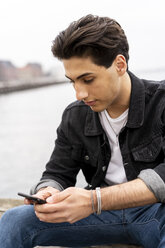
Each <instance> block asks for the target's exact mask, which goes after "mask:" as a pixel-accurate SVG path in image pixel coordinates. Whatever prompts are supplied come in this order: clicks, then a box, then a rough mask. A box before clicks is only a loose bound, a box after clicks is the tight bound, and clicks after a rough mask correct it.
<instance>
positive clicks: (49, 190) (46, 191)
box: [24, 186, 59, 205]
mask: <svg viewBox="0 0 165 248" xmlns="http://www.w3.org/2000/svg"><path fill="white" fill-rule="evenodd" d="M58 192H59V190H58V189H55V188H53V187H50V186H48V187H46V188H41V189H40V190H39V191H38V192H37V193H36V194H35V195H33V196H36V197H38V198H40V199H43V200H46V199H47V198H48V197H49V196H51V195H53V194H55V193H58ZM24 204H26V205H29V204H32V201H31V200H28V199H26V198H25V199H24Z"/></svg>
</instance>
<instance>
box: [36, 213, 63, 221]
mask: <svg viewBox="0 0 165 248" xmlns="http://www.w3.org/2000/svg"><path fill="white" fill-rule="evenodd" d="M35 214H36V216H37V217H38V218H39V220H40V221H44V222H49V223H61V222H67V218H66V216H65V215H63V214H62V213H61V212H60V213H59V212H58V213H56V212H53V213H40V212H37V211H36V212H35Z"/></svg>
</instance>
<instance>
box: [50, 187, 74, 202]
mask: <svg viewBox="0 0 165 248" xmlns="http://www.w3.org/2000/svg"><path fill="white" fill-rule="evenodd" d="M69 196H70V193H69V192H68V191H67V190H64V191H62V192H58V193H56V194H54V195H52V196H50V197H48V198H47V199H46V201H47V203H57V202H60V201H63V200H65V199H66V198H67V197H69Z"/></svg>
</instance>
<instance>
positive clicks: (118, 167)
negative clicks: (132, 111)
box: [99, 109, 128, 185]
mask: <svg viewBox="0 0 165 248" xmlns="http://www.w3.org/2000/svg"><path fill="white" fill-rule="evenodd" d="M99 118H100V121H101V124H102V127H103V129H104V131H105V133H106V135H107V137H108V140H109V144H110V147H111V159H110V162H109V165H108V169H107V173H106V176H105V181H106V183H108V184H109V185H113V184H119V183H124V182H127V178H126V174H125V170H124V166H123V160H122V156H121V151H120V146H119V139H118V137H119V133H120V130H121V129H122V128H123V127H124V126H125V125H126V123H127V119H128V109H127V110H126V111H125V112H124V113H122V114H121V115H120V116H119V117H117V118H111V117H110V115H109V114H108V112H107V111H106V110H104V111H102V112H100V113H99Z"/></svg>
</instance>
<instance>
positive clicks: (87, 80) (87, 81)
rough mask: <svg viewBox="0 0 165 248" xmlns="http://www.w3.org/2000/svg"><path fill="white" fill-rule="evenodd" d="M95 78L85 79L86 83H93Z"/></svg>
mask: <svg viewBox="0 0 165 248" xmlns="http://www.w3.org/2000/svg"><path fill="white" fill-rule="evenodd" d="M93 80H94V79H93V78H90V79H84V83H86V84H89V83H92V82H93Z"/></svg>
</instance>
